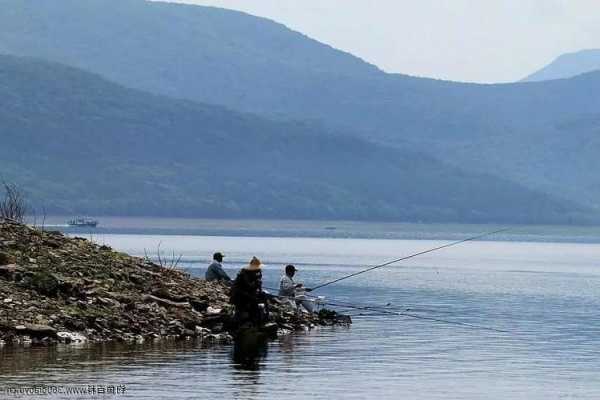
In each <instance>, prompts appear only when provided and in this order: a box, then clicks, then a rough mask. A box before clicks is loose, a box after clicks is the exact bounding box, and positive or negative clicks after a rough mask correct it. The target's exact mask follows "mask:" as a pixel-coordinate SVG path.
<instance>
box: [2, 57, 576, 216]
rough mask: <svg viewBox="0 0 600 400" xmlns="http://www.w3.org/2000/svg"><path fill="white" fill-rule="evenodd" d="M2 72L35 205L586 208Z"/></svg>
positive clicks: (522, 211)
mask: <svg viewBox="0 0 600 400" xmlns="http://www.w3.org/2000/svg"><path fill="white" fill-rule="evenodd" d="M0 82H2V84H0V95H1V96H2V97H3V98H5V99H8V101H7V103H6V104H7V106H6V107H4V108H3V109H1V110H0V121H2V124H1V125H0V137H1V138H2V141H3V143H4V144H6V145H5V146H2V147H1V148H0V168H1V170H2V171H3V178H4V179H7V180H10V181H14V182H18V183H19V184H20V185H21V186H22V187H23V188H24V189H25V190H27V194H28V196H29V197H30V198H31V199H32V202H33V203H34V205H35V206H36V208H37V209H38V210H39V209H41V208H42V207H43V208H45V209H46V211H48V212H53V213H62V214H73V213H87V214H99V215H101V214H104V215H140V216H142V215H154V216H186V217H190V216H194V217H219V218H225V217H227V218H251V217H252V218H299V219H355V220H365V219H369V220H403V221H404V220H405V221H473V222H483V221H511V222H522V223H525V222H547V223H552V222H568V221H569V220H570V218H573V217H575V218H579V217H581V216H583V215H584V214H585V213H586V210H584V209H583V208H581V207H578V206H575V205H573V204H569V203H567V202H562V201H559V200H556V199H553V198H551V197H549V196H546V195H543V194H539V193H536V192H534V191H530V190H528V189H526V188H522V187H519V186H518V185H515V184H513V183H510V182H506V181H503V180H499V179H493V178H490V177H488V176H485V175H477V174H466V173H463V172H461V171H458V170H454V169H453V168H452V167H448V166H446V165H444V164H442V163H439V162H438V161H436V160H434V159H431V158H430V157H428V156H426V155H423V154H419V153H414V152H412V151H409V150H406V151H400V150H396V149H391V148H386V147H382V146H379V145H376V144H371V143H369V142H366V141H364V140H362V139H359V138H356V137H353V136H347V135H339V134H336V133H335V132H330V131H327V130H326V129H325V128H321V127H318V126H313V125H311V124H303V123H300V122H287V123H284V122H272V121H269V120H266V119H264V118H261V117H258V116H254V115H251V114H242V113H238V112H234V111H230V110H227V109H225V108H223V107H220V106H212V105H204V104H199V103H194V102H191V101H188V100H178V99H170V98H167V97H164V96H158V95H154V94H147V93H145V92H142V91H138V90H134V89H128V88H125V87H122V86H120V85H118V84H115V83H112V82H109V81H107V80H105V79H104V78H101V77H100V76H98V75H95V74H90V73H87V72H85V71H82V70H79V69H77V68H74V67H69V66H62V65H60V64H56V63H52V62H47V61H40V60H35V59H32V58H22V57H14V56H6V55H4V56H0ZM281 131H285V132H286V134H285V135H282V134H281ZM441 193H443V196H440V194H441ZM494 205H495V206H494Z"/></svg>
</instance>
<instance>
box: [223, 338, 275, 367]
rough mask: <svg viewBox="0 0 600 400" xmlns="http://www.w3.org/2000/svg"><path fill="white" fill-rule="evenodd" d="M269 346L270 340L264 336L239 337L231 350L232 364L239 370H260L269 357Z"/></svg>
mask: <svg viewBox="0 0 600 400" xmlns="http://www.w3.org/2000/svg"><path fill="white" fill-rule="evenodd" d="M268 348H269V343H268V340H267V339H265V338H264V337H263V338H261V337H257V336H253V337H252V336H249V335H246V336H243V337H238V338H236V340H235V343H234V345H233V349H232V352H231V355H232V361H233V362H232V366H233V367H234V368H235V369H239V370H245V371H259V370H260V368H261V366H262V365H263V361H264V360H265V359H266V358H267V353H268Z"/></svg>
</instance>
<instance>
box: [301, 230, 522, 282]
mask: <svg viewBox="0 0 600 400" xmlns="http://www.w3.org/2000/svg"><path fill="white" fill-rule="evenodd" d="M509 229H510V228H504V229H499V230H497V231H493V232H487V233H483V234H481V235H477V236H472V237H469V238H467V239H462V240H458V241H456V242H452V243H448V244H445V245H443V246H438V247H435V248H433V249H429V250H425V251H421V252H418V253H414V254H411V255H409V256H405V257H401V258H397V259H395V260H391V261H388V262H385V263H383V264H379V265H375V266H374V267H370V268H367V269H363V270H361V271H358V272H354V273H352V274H349V275H346V276H342V277H341V278H338V279H334V280H332V281H329V282H325V283H323V284H321V285H317V286H314V287H313V288H312V290H313V291H314V290H317V289H320V288H323V287H325V286H329V285H332V284H334V283H337V282H339V281H343V280H344V279H348V278H352V277H354V276H357V275H360V274H364V273H365V272H369V271H373V270H374V269H378V268H383V267H387V266H388V265H391V264H395V263H397V262H400V261H404V260H408V259H411V258H415V257H418V256H422V255H423V254H427V253H433V252H434V251H438V250H441V249H446V248H448V247H453V246H457V245H459V244H461V243H465V242H470V241H473V240H477V239H481V238H483V237H486V236H491V235H495V234H497V233H501V232H506V231H508V230H509Z"/></svg>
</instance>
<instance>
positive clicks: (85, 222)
mask: <svg viewBox="0 0 600 400" xmlns="http://www.w3.org/2000/svg"><path fill="white" fill-rule="evenodd" d="M67 224H68V225H69V226H75V227H92V228H95V227H96V226H98V221H97V220H95V219H91V218H84V217H77V218H73V219H72V220H70V221H68V222H67Z"/></svg>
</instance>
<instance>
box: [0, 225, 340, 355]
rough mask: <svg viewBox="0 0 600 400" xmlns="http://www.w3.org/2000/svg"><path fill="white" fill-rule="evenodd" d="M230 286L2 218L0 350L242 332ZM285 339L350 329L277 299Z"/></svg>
mask: <svg viewBox="0 0 600 400" xmlns="http://www.w3.org/2000/svg"><path fill="white" fill-rule="evenodd" d="M228 299H229V288H228V287H226V286H224V285H222V284H220V283H215V282H207V281H205V280H203V279H198V278H192V277H190V275H189V274H187V273H186V272H184V271H181V270H179V269H176V268H169V267H163V266H161V265H158V264H156V263H154V262H152V261H150V260H148V259H143V258H139V257H132V256H129V255H127V254H124V253H119V252H116V251H114V250H113V249H111V248H110V247H108V246H101V245H98V244H95V243H93V242H91V241H89V240H86V239H84V238H70V237H66V236H64V235H63V234H62V233H60V232H54V231H44V230H42V229H39V228H34V227H30V226H27V225H24V224H20V223H16V222H12V221H7V220H0V346H9V345H53V344H57V343H84V342H137V343H141V342H144V341H148V340H152V341H154V340H162V339H187V338H201V339H202V340H206V341H209V342H219V343H228V342H230V341H232V334H233V333H234V330H235V329H236V327H235V326H233V325H232V321H233V318H232V317H233V311H234V310H233V308H232V306H231V305H230V304H229V303H228ZM269 310H270V321H271V323H272V324H276V325H277V331H278V333H279V334H287V333H290V332H292V331H294V330H306V329H311V328H313V327H315V326H318V325H334V324H349V323H350V322H351V321H350V320H349V318H344V317H343V316H340V315H339V314H335V313H332V312H322V313H320V314H318V315H317V314H314V315H308V314H297V313H295V312H291V311H289V310H288V309H287V308H285V307H283V306H281V305H280V304H278V302H277V301H273V303H272V304H269Z"/></svg>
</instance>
